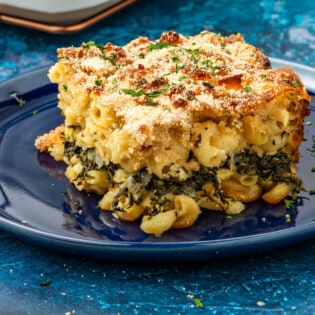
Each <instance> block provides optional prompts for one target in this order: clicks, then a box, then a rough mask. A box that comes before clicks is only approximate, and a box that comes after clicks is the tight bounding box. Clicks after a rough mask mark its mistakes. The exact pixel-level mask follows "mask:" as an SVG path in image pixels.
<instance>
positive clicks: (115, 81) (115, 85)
mask: <svg viewBox="0 0 315 315" xmlns="http://www.w3.org/2000/svg"><path fill="white" fill-rule="evenodd" d="M112 84H113V87H114V88H115V87H117V85H118V83H117V79H114V80H113V82H112Z"/></svg>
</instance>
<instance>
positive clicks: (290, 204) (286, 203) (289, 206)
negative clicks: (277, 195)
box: [284, 199, 294, 209]
mask: <svg viewBox="0 0 315 315" xmlns="http://www.w3.org/2000/svg"><path fill="white" fill-rule="evenodd" d="M284 206H285V208H286V209H292V208H294V200H292V199H284Z"/></svg>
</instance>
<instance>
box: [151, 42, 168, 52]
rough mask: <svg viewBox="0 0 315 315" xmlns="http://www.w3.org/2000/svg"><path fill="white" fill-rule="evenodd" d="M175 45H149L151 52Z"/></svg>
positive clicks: (157, 43) (162, 43)
mask: <svg viewBox="0 0 315 315" xmlns="http://www.w3.org/2000/svg"><path fill="white" fill-rule="evenodd" d="M171 46H174V45H171V44H169V43H166V42H156V43H150V45H149V51H152V50H155V49H163V48H167V47H171Z"/></svg>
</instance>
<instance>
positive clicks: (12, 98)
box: [0, 59, 315, 261]
mask: <svg viewBox="0 0 315 315" xmlns="http://www.w3.org/2000/svg"><path fill="white" fill-rule="evenodd" d="M272 62H273V64H274V65H275V66H279V65H285V66H287V65H291V66H293V67H294V69H295V70H296V71H297V72H298V73H299V74H300V76H301V77H302V80H303V81H305V83H306V85H307V88H308V89H309V91H310V92H314V90H315V89H314V86H312V84H313V82H315V71H314V70H313V69H311V68H308V67H305V66H300V65H297V64H292V63H287V62H285V61H281V60H275V59H272ZM46 73H47V69H41V70H38V71H36V72H32V73H29V74H27V75H24V76H20V77H18V78H16V79H13V80H10V81H7V82H5V83H3V84H1V85H0V228H2V229H3V230H6V231H7V232H9V233H11V234H13V235H15V236H17V237H19V238H21V239H23V240H26V241H28V242H31V243H35V244H37V245H39V246H43V247H45V248H47V249H50V250H56V251H61V252H65V253H69V254H76V255H84V256H89V257H99V258H104V259H115V260H127V261H131V260H135V261H185V260H186V261H187V260H206V259H214V258H222V257H231V256H236V255H244V254H252V253H257V252H261V251H265V250H270V249H275V248H279V247H283V246H286V245H289V244H294V243H297V242H301V241H304V240H306V239H309V238H311V237H314V236H315V221H314V219H315V195H311V194H309V193H308V192H303V193H301V194H300V195H299V198H298V201H297V202H296V203H295V205H294V207H292V208H290V209H288V208H287V207H285V205H284V204H282V203H281V204H279V205H277V206H270V205H267V204H265V203H263V202H261V201H257V202H254V203H251V204H249V205H248V206H247V208H246V209H245V211H244V212H242V213H241V214H239V215H234V216H232V218H229V217H226V216H225V215H224V214H223V213H219V212H214V211H206V212H204V213H203V214H201V216H200V218H199V219H198V220H197V222H196V224H195V225H194V226H192V227H190V228H188V229H185V230H174V231H168V232H166V233H165V234H163V235H162V236H161V237H158V238H157V237H154V236H150V235H147V234H145V233H144V232H142V231H141V230H140V229H139V224H138V222H135V223H127V222H121V221H118V220H116V219H115V218H114V217H113V216H112V215H111V213H109V212H104V211H100V210H98V209H97V202H98V198H99V197H98V196H96V195H93V194H87V193H83V192H79V191H78V190H76V189H75V187H74V186H73V185H71V184H70V183H69V182H68V181H67V180H66V178H65V177H64V175H63V174H64V169H65V165H64V164H63V163H58V162H56V161H54V160H53V159H52V158H51V157H50V156H48V155H47V154H40V153H38V152H37V151H36V149H35V147H34V141H35V139H36V137H37V136H38V135H41V134H43V133H45V132H47V131H49V130H51V129H53V128H54V127H56V126H57V125H59V124H60V123H61V121H62V118H61V116H60V111H59V110H58V109H57V107H56V104H57V96H56V95H57V91H56V86H55V85H52V84H50V83H49V81H48V79H47V76H46ZM304 79H305V80H304ZM314 105H315V102H314V100H313V101H312V113H311V116H310V117H308V118H307V120H308V121H313V125H309V124H306V126H305V138H306V139H307V140H306V141H303V144H302V146H301V159H300V163H299V176H300V177H301V178H302V179H303V181H304V183H305V186H306V188H307V189H309V190H310V189H314V188H315V173H314V172H311V169H312V167H314V166H315V153H313V152H311V150H310V148H314V147H315V143H314V141H315V136H314V135H315V127H314V126H315V107H314Z"/></svg>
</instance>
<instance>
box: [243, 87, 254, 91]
mask: <svg viewBox="0 0 315 315" xmlns="http://www.w3.org/2000/svg"><path fill="white" fill-rule="evenodd" d="M252 90H253V89H252V87H250V86H245V87H244V91H245V92H247V93H248V92H252Z"/></svg>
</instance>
